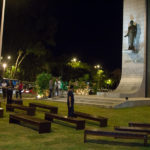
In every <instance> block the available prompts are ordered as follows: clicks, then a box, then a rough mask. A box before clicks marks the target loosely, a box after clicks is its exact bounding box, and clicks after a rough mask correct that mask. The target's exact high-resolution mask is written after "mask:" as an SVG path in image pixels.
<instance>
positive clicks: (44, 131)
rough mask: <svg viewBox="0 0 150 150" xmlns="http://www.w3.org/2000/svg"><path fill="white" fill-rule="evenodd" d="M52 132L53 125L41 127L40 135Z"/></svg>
mask: <svg viewBox="0 0 150 150" xmlns="http://www.w3.org/2000/svg"><path fill="white" fill-rule="evenodd" d="M50 131H51V123H47V124H40V125H39V133H48V132H50Z"/></svg>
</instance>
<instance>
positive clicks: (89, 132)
mask: <svg viewBox="0 0 150 150" xmlns="http://www.w3.org/2000/svg"><path fill="white" fill-rule="evenodd" d="M87 135H96V136H107V137H114V138H123V139H143V140H144V145H147V140H148V135H147V133H139V132H123V131H102V130H97V129H93V130H88V129H86V130H85V131H84V142H86V140H87Z"/></svg>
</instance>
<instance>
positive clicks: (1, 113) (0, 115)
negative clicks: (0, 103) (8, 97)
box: [0, 108, 4, 118]
mask: <svg viewBox="0 0 150 150" xmlns="http://www.w3.org/2000/svg"><path fill="white" fill-rule="evenodd" d="M3 116H4V109H3V108H0V118H2V117H3Z"/></svg>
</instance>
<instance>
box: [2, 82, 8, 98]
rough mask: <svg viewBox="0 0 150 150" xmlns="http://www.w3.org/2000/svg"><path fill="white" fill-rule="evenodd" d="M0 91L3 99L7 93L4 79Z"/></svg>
mask: <svg viewBox="0 0 150 150" xmlns="http://www.w3.org/2000/svg"><path fill="white" fill-rule="evenodd" d="M2 92H3V99H5V98H6V95H7V82H6V81H5V80H3V82H2Z"/></svg>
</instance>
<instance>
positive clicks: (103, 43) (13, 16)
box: [1, 0, 123, 69]
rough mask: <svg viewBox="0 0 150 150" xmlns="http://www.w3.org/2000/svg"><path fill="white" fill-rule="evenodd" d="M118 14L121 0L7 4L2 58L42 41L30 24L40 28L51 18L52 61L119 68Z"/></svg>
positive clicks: (40, 0)
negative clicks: (69, 59)
mask: <svg viewBox="0 0 150 150" xmlns="http://www.w3.org/2000/svg"><path fill="white" fill-rule="evenodd" d="M1 2H2V0H1ZM35 12H36V17H33V16H35ZM122 12H123V0H115V1H114V0H109V1H108V0H7V3H6V15H5V26H4V46H3V54H7V53H13V51H15V50H13V49H19V48H26V45H27V43H29V42H31V41H34V40H35V39H36V40H40V38H41V40H43V39H44V38H43V37H42V36H46V34H44V35H43V34H42V32H44V30H43V31H42V30H38V31H37V30H35V25H36V24H37V23H35V22H34V20H40V23H39V25H38V28H42V27H43V26H44V25H45V24H47V26H48V24H49V23H50V22H51V21H49V17H54V18H55V21H56V24H57V29H56V32H54V34H53V36H54V38H55V39H54V41H55V44H54V45H55V46H53V48H51V47H50V46H47V49H49V50H50V51H51V52H52V53H53V57H56V58H57V57H60V56H62V55H69V56H76V57H78V58H79V59H80V60H81V61H84V62H87V63H89V64H93V65H95V64H102V65H103V66H104V67H105V68H107V69H116V68H121V54H122V19H123V18H122V15H123V14H122ZM38 17H39V18H40V19H39V18H38ZM35 32H38V33H35ZM41 35H42V36H41Z"/></svg>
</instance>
